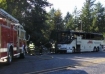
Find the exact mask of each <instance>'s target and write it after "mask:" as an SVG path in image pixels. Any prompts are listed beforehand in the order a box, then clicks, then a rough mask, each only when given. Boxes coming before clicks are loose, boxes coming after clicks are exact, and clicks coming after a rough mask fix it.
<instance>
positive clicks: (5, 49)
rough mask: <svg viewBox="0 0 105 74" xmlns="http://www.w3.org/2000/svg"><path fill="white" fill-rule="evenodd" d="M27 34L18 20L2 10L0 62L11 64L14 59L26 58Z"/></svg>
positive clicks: (0, 17) (0, 13)
mask: <svg viewBox="0 0 105 74" xmlns="http://www.w3.org/2000/svg"><path fill="white" fill-rule="evenodd" d="M25 33H26V31H25V30H24V28H23V26H22V25H21V24H19V21H18V20H17V19H16V18H14V17H13V16H11V15H10V14H8V13H7V12H6V11H4V10H3V9H0V62H6V63H7V64H10V63H11V62H12V60H13V58H14V57H16V58H19V57H20V58H24V57H25V45H26V38H25Z"/></svg>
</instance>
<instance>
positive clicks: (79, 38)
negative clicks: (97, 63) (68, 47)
mask: <svg viewBox="0 0 105 74" xmlns="http://www.w3.org/2000/svg"><path fill="white" fill-rule="evenodd" d="M81 38H82V37H81V36H77V40H76V52H80V51H81V48H80V47H81Z"/></svg>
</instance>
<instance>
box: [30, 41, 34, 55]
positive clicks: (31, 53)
mask: <svg viewBox="0 0 105 74" xmlns="http://www.w3.org/2000/svg"><path fill="white" fill-rule="evenodd" d="M29 51H30V55H34V54H35V45H34V43H32V42H31V43H30V44H29Z"/></svg>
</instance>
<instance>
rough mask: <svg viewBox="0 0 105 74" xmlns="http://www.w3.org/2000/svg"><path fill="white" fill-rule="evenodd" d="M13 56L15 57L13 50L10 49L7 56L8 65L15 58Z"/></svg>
mask: <svg viewBox="0 0 105 74" xmlns="http://www.w3.org/2000/svg"><path fill="white" fill-rule="evenodd" d="M12 57H13V54H12V51H11V50H9V52H8V57H7V62H6V63H7V64H8V65H9V64H11V63H12V59H13V58H12Z"/></svg>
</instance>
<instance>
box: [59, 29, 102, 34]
mask: <svg viewBox="0 0 105 74" xmlns="http://www.w3.org/2000/svg"><path fill="white" fill-rule="evenodd" d="M60 32H61V33H62V32H63V33H71V32H72V33H78V34H95V35H103V34H102V33H92V32H77V31H71V30H63V31H59V33H60Z"/></svg>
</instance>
